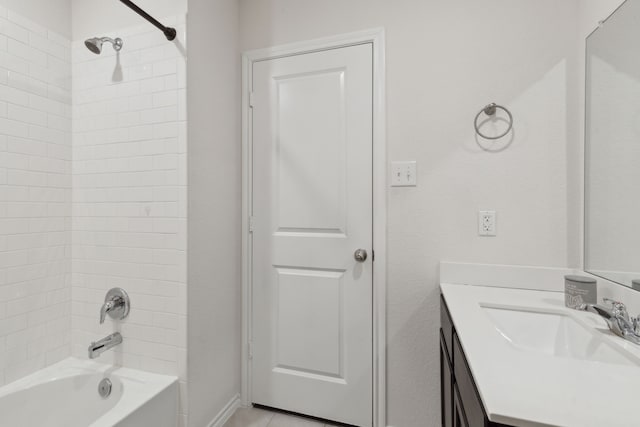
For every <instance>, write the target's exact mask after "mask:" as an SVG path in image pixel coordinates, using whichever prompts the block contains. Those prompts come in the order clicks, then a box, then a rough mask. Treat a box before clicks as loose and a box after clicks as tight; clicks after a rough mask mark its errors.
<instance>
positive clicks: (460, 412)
mask: <svg viewBox="0 0 640 427" xmlns="http://www.w3.org/2000/svg"><path fill="white" fill-rule="evenodd" d="M453 427H469V424H468V423H467V418H466V416H465V414H464V409H463V407H462V403H461V400H460V393H458V387H457V386H456V385H455V384H454V385H453Z"/></svg>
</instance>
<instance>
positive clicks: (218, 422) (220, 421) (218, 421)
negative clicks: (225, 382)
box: [208, 394, 240, 427]
mask: <svg viewBox="0 0 640 427" xmlns="http://www.w3.org/2000/svg"><path fill="white" fill-rule="evenodd" d="M239 407H240V395H239V394H236V395H235V396H233V398H232V399H231V400H230V401H229V403H227V404H226V405H225V406H224V408H222V411H220V412H219V413H218V415H216V417H215V418H214V419H213V421H211V422H210V423H209V425H208V427H222V426H223V425H224V423H226V422H227V421H228V420H229V418H231V416H232V415H233V414H234V413H235V412H236V410H237V409H238V408H239Z"/></svg>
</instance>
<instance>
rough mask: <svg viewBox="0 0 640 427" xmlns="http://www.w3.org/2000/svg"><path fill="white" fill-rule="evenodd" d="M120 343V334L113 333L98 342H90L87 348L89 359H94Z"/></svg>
mask: <svg viewBox="0 0 640 427" xmlns="http://www.w3.org/2000/svg"><path fill="white" fill-rule="evenodd" d="M121 343H122V335H120V332H115V333H113V334H111V335H109V336H107V337H104V338H102V339H101V340H100V341H97V342H92V343H91V345H90V346H89V359H95V358H96V357H98V356H100V355H101V354H102V353H104V352H105V351H107V350H109V349H111V348H113V347H115V346H117V345H118V344H121Z"/></svg>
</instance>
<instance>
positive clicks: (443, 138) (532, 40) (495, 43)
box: [241, 0, 579, 427]
mask: <svg viewBox="0 0 640 427" xmlns="http://www.w3.org/2000/svg"><path fill="white" fill-rule="evenodd" d="M577 9H578V3H577V0H576V1H565V2H558V1H554V0H543V1H540V0H530V1H519V2H513V1H506V0H491V1H487V2H477V1H473V0H466V1H460V2H436V1H417V0H401V1H395V2H387V1H383V0H374V1H371V0H369V1H364V0H360V1H351V2H342V1H336V0H329V1H324V2H317V1H311V0H304V1H300V0H241V24H242V33H241V34H242V44H241V48H242V49H243V50H245V49H254V48H260V47H265V46H269V45H276V44H282V43H287V42H293V41H299V40H304V39H311V38H315V37H322V36H328V35H333V34H339V33H346V32H350V31H355V30H360V29H365V28H372V27H379V26H384V27H385V28H386V34H387V75H388V77H387V107H388V110H387V111H388V123H387V124H388V153H389V156H388V157H389V159H390V160H417V161H418V171H419V172H418V175H419V177H418V186H417V187H416V188H405V189H396V188H394V189H390V190H389V222H388V234H389V259H388V268H389V278H388V300H387V307H388V309H387V310H388V311H387V315H388V366H387V370H388V379H387V380H388V390H387V391H388V423H389V424H390V425H394V426H398V427H414V426H415V427H417V426H425V425H428V426H429V427H432V426H433V427H435V426H437V425H439V379H438V369H439V366H438V324H439V317H438V294H439V291H438V283H437V277H438V275H437V265H438V261H439V260H456V261H469V262H487V263H506V264H527V265H546V266H566V265H567V264H568V263H569V262H570V258H571V257H574V258H575V257H576V254H575V253H576V252H578V250H579V249H578V245H577V244H576V243H575V242H572V243H570V237H571V235H570V233H569V224H570V223H572V222H573V220H572V219H571V218H569V216H568V212H569V196H568V192H569V189H568V187H567V185H568V175H567V174H568V172H567V141H568V140H569V139H575V138H576V133H577V132H576V130H575V129H574V128H573V127H570V126H568V125H567V123H568V121H569V120H571V118H575V117H576V116H577V115H578V114H579V112H578V105H577V104H576V103H575V100H573V101H571V102H569V101H568V97H570V95H571V94H575V93H577V91H578V89H577V87H575V86H574V85H575V83H574V81H575V73H576V72H577V71H576V70H577V67H578V64H577V53H576V46H577V40H576V38H577V32H578V29H577V22H576V14H577ZM338 11H339V13H338ZM542 23H543V24H542ZM541 25H542V27H541ZM541 28H544V31H541ZM492 101H495V102H498V103H503V104H505V105H506V106H508V107H509V108H510V109H511V111H512V112H513V114H514V119H515V134H514V135H515V136H514V138H513V141H512V142H511V144H510V145H508V146H504V145H502V144H504V143H505V141H504V140H503V141H499V142H498V143H496V144H493V145H492V144H485V147H487V148H489V149H495V151H493V152H492V151H485V150H483V149H481V148H480V146H479V144H478V143H477V142H476V138H475V137H474V132H473V118H474V116H475V114H476V113H477V112H478V111H479V110H480V108H481V107H483V106H484V105H485V104H487V103H489V102H492ZM481 209H482V210H485V209H487V210H488V209H492V210H493V209H495V210H497V211H498V237H495V238H480V237H478V236H477V212H478V210H481ZM576 233H577V232H574V234H576ZM572 252H573V253H572Z"/></svg>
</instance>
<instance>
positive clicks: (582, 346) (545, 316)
mask: <svg viewBox="0 0 640 427" xmlns="http://www.w3.org/2000/svg"><path fill="white" fill-rule="evenodd" d="M481 306H482V308H483V310H484V312H485V313H486V314H487V316H488V317H489V318H490V319H491V321H492V322H493V324H494V325H495V328H496V330H497V331H498V333H499V334H500V335H501V336H502V337H503V338H504V339H505V340H506V341H508V342H509V343H510V344H511V345H512V346H513V347H515V348H517V349H519V350H522V351H531V352H537V353H543V354H546V355H549V356H555V357H564V358H572V359H580V360H589V361H596V362H603V363H609V364H616V365H631V366H637V365H639V364H640V361H638V359H636V357H635V356H633V355H632V354H631V353H629V352H627V351H626V350H624V349H623V348H621V347H618V346H616V345H613V344H611V343H609V342H607V341H606V340H604V339H602V336H601V334H602V333H601V332H600V331H598V330H596V329H593V328H591V327H589V326H588V325H586V324H583V323H582V322H581V321H579V320H578V319H576V318H574V317H572V316H570V315H568V314H566V313H565V312H563V311H559V310H558V311H553V310H548V311H543V310H536V309H529V308H522V307H507V306H494V305H490V304H482V305H481Z"/></svg>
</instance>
